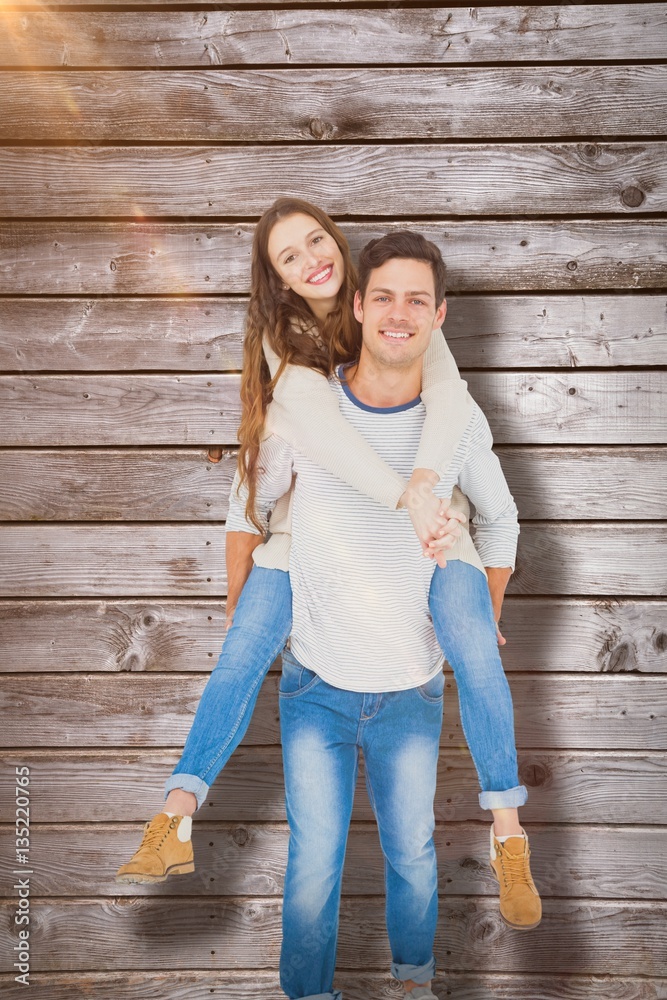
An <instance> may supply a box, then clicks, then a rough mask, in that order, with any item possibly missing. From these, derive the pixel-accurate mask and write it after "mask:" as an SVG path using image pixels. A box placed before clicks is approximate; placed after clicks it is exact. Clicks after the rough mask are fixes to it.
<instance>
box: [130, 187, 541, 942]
mask: <svg viewBox="0 0 667 1000" xmlns="http://www.w3.org/2000/svg"><path fill="white" fill-rule="evenodd" d="M355 285H356V275H355V271H354V267H353V264H352V261H351V259H350V254H349V248H348V245H347V242H346V240H345V237H344V236H343V234H342V233H341V231H340V230H339V229H338V227H337V226H336V225H335V224H334V223H333V222H332V220H331V219H329V217H328V216H327V215H326V214H325V213H324V212H322V211H321V210H320V209H318V208H316V207H315V206H313V205H310V204H308V203H307V202H303V201H300V200H298V199H291V198H290V199H280V200H279V201H277V202H276V203H275V204H274V205H273V206H272V207H271V208H270V209H269V210H268V211H267V212H266V213H265V215H264V216H263V217H262V219H261V220H260V222H259V224H258V226H257V230H256V233H255V239H254V244H253V257H252V290H251V299H250V305H249V310H248V321H247V329H246V339H245V346H244V368H243V376H242V387H241V398H242V404H243V416H242V421H241V426H240V430H239V438H240V442H241V449H240V455H239V474H237V479H236V481H235V487H238V485H239V483H241V484H243V485H244V486H245V488H246V490H247V498H248V499H247V507H246V511H247V517H248V520H249V521H250V522H252V523H253V524H254V525H255V526H256V527H257V529H258V531H261V530H262V528H261V525H260V524H259V522H258V521H257V518H256V516H255V513H254V509H255V499H256V484H255V472H256V468H257V460H258V454H259V445H260V441H261V439H262V437H263V436H264V435H265V434H267V433H270V432H272V433H277V434H278V435H280V436H281V437H284V438H286V439H287V440H289V441H290V442H291V443H293V444H294V445H295V447H296V448H297V449H298V450H299V451H300V452H301V453H303V454H305V455H306V456H307V457H308V458H310V459H311V460H312V461H314V462H315V463H316V464H318V465H320V466H321V467H323V468H325V469H327V471H329V472H331V473H332V474H333V475H335V476H337V477H338V478H340V479H342V480H344V481H345V482H347V483H348V484H349V485H351V486H353V487H355V488H356V489H358V490H359V491H361V492H362V493H364V494H366V495H367V496H369V497H372V498H373V499H375V500H376V501H377V502H379V503H381V504H384V505H386V506H388V507H390V508H392V509H394V508H397V507H401V506H403V507H407V508H408V511H409V514H410V517H411V519H412V522H413V525H414V527H415V530H416V532H417V535H418V537H419V539H420V541H421V543H422V548H423V551H424V554H425V555H426V556H430V557H431V558H436V559H437V561H438V566H437V567H436V569H435V572H434V575H433V583H432V586H431V594H430V610H431V615H432V618H433V622H434V627H435V630H436V634H437V636H438V641H439V642H440V644H441V645H442V646H443V650H444V651H445V655H446V656H447V658H448V660H449V662H450V664H451V666H452V668H453V670H454V672H455V677H456V681H457V686H458V691H459V700H460V707H461V718H462V723H463V728H464V732H465V734H466V739H467V741H468V745H469V747H470V751H471V754H472V757H473V761H474V764H475V767H476V770H477V774H478V778H479V782H480V786H481V789H482V791H481V793H480V805H481V806H482V807H483V808H488V809H491V810H492V811H493V816H494V826H493V827H492V847H493V846H494V840H495V843H496V844H498V848H496V850H498V849H500V850H501V853H502V852H503V851H505V850H506V847H505V842H506V841H508V838H509V841H510V843H509V844H508V845H507V849H509V848H510V847H514V848H516V849H517V850H520V855H521V858H523V859H524V861H525V865H524V868H525V871H526V872H527V876H526V878H527V879H529V878H530V873H529V870H528V867H527V865H528V862H527V857H528V846H527V840H526V838H525V835H524V832H523V830H522V828H521V826H520V825H519V821H518V814H517V807H518V806H520V805H522V804H523V803H524V802H525V800H526V795H527V793H526V789H525V788H524V787H523V786H522V785H520V784H519V779H518V771H517V764H516V751H515V747H514V725H513V711H512V701H511V695H510V691H509V686H508V684H507V680H506V678H505V675H504V671H503V668H502V664H501V662H500V657H499V655H498V649H497V644H498V642H504V640H503V639H502V636H500V633H499V632H498V633H496V624H495V623H494V618H495V621H496V622H497V619H498V618H499V614H500V604H501V603H502V595H501V596H500V597H499V598H498V599H497V600H496V602H495V603H496V609H495V611H496V613H495V615H494V608H493V605H492V599H491V595H490V593H489V587H488V586H487V584H486V580H485V579H484V578H483V577H481V578H480V574H479V573H466V572H465V571H466V570H469V569H470V566H475V567H477V569H480V570H481V571H482V573H484V572H485V570H484V567H483V566H482V563H481V560H480V558H479V555H478V554H477V552H476V550H475V548H474V546H473V544H472V541H471V539H470V536H469V534H468V532H467V531H466V530H465V529H464V528H460V527H459V525H458V521H459V520H461V521H462V520H465V514H467V501H466V500H465V498H464V497H463V495H462V494H460V492H458V491H457V490H455V491H454V494H455V495H454V496H453V498H452V505H451V508H450V509H449V510H447V509H443V505H442V503H441V501H440V500H438V498H437V497H436V496H435V494H434V493H433V490H432V486H434V485H435V484H436V483H437V482H438V480H439V479H440V477H441V475H442V474H443V473H444V471H445V470H446V469H447V467H448V466H449V464H450V463H451V461H452V458H453V456H454V453H455V451H456V447H457V444H458V442H459V440H460V438H461V436H462V434H463V432H464V430H465V428H466V427H467V425H468V422H469V419H470V415H471V406H472V402H471V400H470V398H469V396H468V394H467V386H466V383H465V382H463V381H462V380H461V379H460V377H459V374H458V370H457V368H456V364H455V362H454V360H453V358H452V356H451V353H450V351H449V348H448V347H447V345H446V342H445V340H444V337H442V335H441V334H440V332H439V331H436V332H435V333H434V335H433V337H432V339H431V344H430V347H429V349H428V351H427V353H426V355H425V359H424V368H423V378H422V399H423V401H424V403H425V407H426V413H427V416H426V420H425V423H424V430H423V434H422V439H421V444H420V448H419V451H418V455H417V459H416V463H415V471H414V473H413V476H412V478H411V480H410V482H409V483H406V482H405V481H404V480H403V479H402V478H401V477H400V476H399V475H398V474H397V473H396V472H394V470H392V469H391V468H390V467H389V466H388V465H387V464H385V463H384V461H382V460H381V459H380V458H379V457H378V456H377V455H376V453H375V452H374V451H373V450H372V449H371V448H370V446H369V445H368V443H367V442H366V441H365V439H364V438H363V437H362V436H361V435H360V434H359V433H358V432H357V431H356V430H355V429H354V428H353V427H352V426H351V425H350V424H349V423H348V422H347V421H346V420H345V419H344V418H343V417H342V415H341V413H340V411H339V408H338V403H337V401H336V398H335V396H334V393H333V392H332V391H331V389H330V387H329V384H328V381H327V378H328V376H329V375H330V374H331V372H332V371H333V370H334V369H335V367H336V366H337V365H339V364H341V363H346V362H350V361H353V360H354V359H355V358H356V357H357V356H358V351H359V346H360V333H359V328H358V324H357V322H356V320H355V319H354V314H353V299H354V292H355ZM289 503H290V496H289V495H287V496H286V497H284V498H283V499H282V501H280V502H279V504H278V506H277V507H276V509H275V510H274V512H273V514H272V517H271V536H270V538H269V540H268V542H264V540H263V535H262V534H252V533H250V532H248V530H247V527H248V526H247V525H246V524H245V522H244V524H243V526H240V529H239V530H231V531H229V530H228V534H227V564H228V580H229V599H228V626H229V629H228V632H227V636H226V639H225V642H224V645H223V648H222V652H221V655H220V659H219V660H218V663H217V665H216V667H215V669H214V670H213V672H212V674H211V677H210V679H209V681H208V684H207V686H206V688H205V690H204V692H203V694H202V698H201V701H200V704H199V706H198V709H197V713H196V715H195V719H194V722H193V725H192V728H191V730H190V734H189V736H188V739H187V742H186V745H185V748H184V751H183V755H182V757H181V759H180V761H179V762H178V764H177V765H176V767H175V769H174V772H173V774H172V776H171V777H170V778H169V779H168V781H167V783H166V786H165V789H166V792H167V793H168V794H167V796H166V803H165V811H164V812H162V813H159V814H158V815H157V816H156V817H154V818H153V820H151V821H150V822H149V823H147V824H146V830H145V834H144V839H143V841H142V844H141V846H140V848H139V850H138V851H137V853H136V854H135V855H134V857H133V858H132V860H131V861H130V862H129V863H128V864H126V865H123V866H122V867H121V868H120V869H119V871H118V875H117V879H118V880H119V881H123V882H157V881H163V880H164V879H165V878H166V877H167V876H168V875H173V874H178V873H183V872H189V871H193V870H194V861H193V852H192V844H191V840H190V831H191V816H192V814H193V813H194V812H195V811H196V809H197V808H198V807H199V806H201V805H202V803H203V802H204V800H205V798H206V795H207V793H208V790H209V787H210V785H211V784H212V782H213V781H214V779H215V777H216V776H217V775H218V773H219V772H220V770H221V769H222V768H223V767H224V766H225V764H226V763H227V761H228V760H229V758H230V756H231V755H232V753H233V751H234V750H235V748H236V747H237V746H238V744H239V742H240V741H241V739H242V737H243V735H244V734H245V732H246V730H247V727H248V723H249V721H250V717H251V715H252V712H253V710H254V707H255V703H256V699H257V695H258V692H259V688H260V686H261V683H262V681H263V679H264V677H265V676H266V673H267V671H268V669H269V667H270V665H271V663H272V662H273V661H274V660H275V658H276V656H277V655H278V654H279V653H280V652H281V650H282V649H283V647H284V645H285V643H286V641H287V639H288V637H289V634H290V629H291V602H292V594H291V588H290V581H289V573H288V572H287V570H288V568H289V561H288V560H289V543H290V535H289ZM228 527H229V526H228ZM448 549H449V559H450V560H453V561H452V562H451V563H450V565H449V566H446V568H445V562H444V553H445V552H446V551H447V550H448ZM508 574H509V571H508ZM480 579H482V582H483V592H482V591H481V590H480V587H479V580H480ZM471 581H473V582H472V583H471ZM502 593H504V584H503V586H502ZM471 608H475V609H477V610H476V614H478V615H479V620H478V621H475V622H473V621H471V610H470V609H471ZM463 619H464V620H465V621H466V622H467V624H468V626H469V627H474V626H475V625H479V630H480V631H483V632H484V634H485V635H486V636H487V639H488V636H489V635H490V636H491V638H492V643H491V645H492V646H493V649H491V648H490V645H489V642H488V641H487V643H486V647H485V648H484V650H483V652H482V653H481V654H480V649H481V646H480V645H479V644H477V650H476V653H475V655H474V656H469V655H468V652H467V650H466V648H465V646H466V643H465V641H460V640H461V637H460V636H459V637H458V639H457V638H455V636H457V635H458V634H459V633H460V632H461V628H460V623H461V621H462V620H463ZM496 635H497V641H496ZM482 645H484V644H482ZM473 668H474V669H473ZM517 856H518V855H516V854H512V857H513V858H514V861H513V862H510V866H511V868H512V872H513V873H514V875H513V878H516V877H517V873H518V868H517V864H519V862H517V860H516V857H517ZM526 878H524V881H525V882H526V884H525V887H524V888H525V890H526V893H528V894H529V895H532V894H533V893H534V886H532V882H530V883H529V882H527V881H526ZM531 886H532V888H531ZM519 888H520V890H521V887H519ZM526 893H524V895H525V894H526ZM524 902H525V900H524ZM538 902H539V900H538ZM535 915H536V911H535V906H533V908H532V915H530V917H529V919H528V920H526V919H523V920H522V919H515V920H514V921H512V922H513V925H514V926H529V925H530V926H533V925H534V923H535ZM538 919H539V917H538Z"/></svg>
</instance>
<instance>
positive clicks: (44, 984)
mask: <svg viewBox="0 0 667 1000" xmlns="http://www.w3.org/2000/svg"><path fill="white" fill-rule="evenodd" d="M336 981H337V983H339V985H340V986H342V988H343V990H344V992H345V996H346V997H347V998H348V1000H368V997H373V998H374V1000H400V998H401V997H402V996H403V993H404V990H403V988H402V986H401V985H400V984H399V983H398V982H397V981H396V980H395V979H389V978H388V977H387V976H386V975H382V974H378V973H364V972H361V971H359V972H354V973H350V972H347V973H346V972H344V971H342V972H340V973H337V975H336ZM30 982H31V984H33V986H34V987H35V989H36V990H37V991H38V992H39V997H40V1000H89V998H90V997H91V996H95V997H97V998H99V1000H130V998H131V1000H201V997H202V996H204V995H205V994H208V993H211V991H214V992H215V995H216V997H218V998H219V1000H284V998H285V994H284V993H283V991H282V990H281V989H280V986H279V984H278V978H277V973H273V972H264V971H262V970H261V969H257V970H253V971H252V972H232V971H229V970H228V971H225V972H224V973H220V972H218V971H216V972H199V971H191V972H178V971H169V972H82V973H68V972H50V973H48V972H43V973H36V974H31V976H30ZM0 988H1V989H2V995H3V997H5V1000H19V997H24V995H25V994H24V992H23V991H24V989H25V987H23V986H21V985H17V984H16V983H15V982H14V979H13V977H10V976H9V975H0ZM434 989H436V990H439V991H440V992H441V993H442V995H443V996H446V995H448V994H447V992H445V991H449V993H451V995H452V996H455V997H456V998H457V1000H535V998H536V997H539V998H540V1000H612V998H613V1000H667V980H666V979H654V978H651V979H648V978H644V977H640V978H635V979H629V978H627V977H624V978H620V977H617V976H607V975H604V976H570V975H564V976H558V975H554V974H549V975H546V976H540V975H535V974H532V975H531V974H526V973H516V972H515V973H512V974H511V975H507V974H504V973H495V974H490V975H489V974H481V973H473V974H466V973H459V972H451V971H449V972H448V974H447V978H446V982H445V981H444V980H442V979H441V978H440V974H439V973H438V974H437V975H436V979H435V980H434Z"/></svg>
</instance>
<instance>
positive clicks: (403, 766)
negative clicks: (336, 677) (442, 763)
mask: <svg viewBox="0 0 667 1000" xmlns="http://www.w3.org/2000/svg"><path fill="white" fill-rule="evenodd" d="M444 686H445V677H444V674H443V672H442V671H439V672H438V673H437V674H436V675H435V677H433V678H432V679H431V680H430V681H427V682H426V684H423V685H422V686H421V687H418V688H410V689H409V690H407V691H390V692H387V693H385V694H363V693H360V692H358V691H344V690H342V689H341V688H336V687H333V686H332V685H330V684H327V683H326V681H323V680H322V679H321V678H320V677H318V675H317V674H316V673H315V672H314V671H312V670H308V669H307V668H306V667H304V666H302V665H301V664H300V663H298V662H297V660H296V659H295V658H294V657H293V656H292V654H291V653H290V652H288V651H287V650H285V652H284V653H283V673H282V677H281V680H280V732H281V738H282V746H283V766H284V769H285V802H286V805H287V819H288V821H289V827H290V841H289V854H288V860H287V871H286V873H285V890H284V894H283V895H284V899H283V942H282V950H281V954H280V985H281V986H282V988H283V990H284V992H285V993H286V995H287V996H288V997H289V998H290V1000H341V994H340V993H339V992H337V991H335V990H334V988H333V980H334V972H335V965H336V946H337V941H338V916H339V908H340V892H341V881H342V875H343V862H344V860H345V846H346V843H347V835H348V829H349V826H350V817H351V815H352V802H353V799H354V790H355V787H356V784H357V768H358V763H359V751H360V750H361V751H363V755H364V768H365V773H366V787H367V789H368V797H369V799H370V802H371V805H372V807H373V812H374V814H375V818H376V820H377V825H378V831H379V834H380V844H381V846H382V853H383V854H384V861H385V888H386V919H387V931H388V934H389V943H390V946H391V955H392V964H391V974H392V976H394V977H395V978H396V979H402V980H407V979H412V980H414V981H415V982H416V983H426V982H428V981H429V980H430V979H432V978H433V975H434V972H435V961H434V958H433V941H434V938H435V929H436V922H437V916H438V869H437V862H436V855H435V845H434V843H433V830H434V828H435V817H434V814H433V799H434V796H435V789H436V778H437V771H438V755H439V748H440V731H441V728H442V700H443V699H442V696H443V691H444Z"/></svg>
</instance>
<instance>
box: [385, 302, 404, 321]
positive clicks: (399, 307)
mask: <svg viewBox="0 0 667 1000" xmlns="http://www.w3.org/2000/svg"><path fill="white" fill-rule="evenodd" d="M388 318H389V319H390V320H391V321H392V322H396V323H407V321H408V307H407V305H406V304H405V303H403V302H392V303H391V306H390V308H389V317H388Z"/></svg>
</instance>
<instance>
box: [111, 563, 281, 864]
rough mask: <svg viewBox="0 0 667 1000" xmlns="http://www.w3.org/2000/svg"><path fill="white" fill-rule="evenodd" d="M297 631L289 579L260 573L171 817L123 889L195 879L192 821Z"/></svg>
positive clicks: (175, 790) (196, 734)
mask: <svg viewBox="0 0 667 1000" xmlns="http://www.w3.org/2000/svg"><path fill="white" fill-rule="evenodd" d="M291 627H292V590H291V587H290V580H289V573H286V572H283V571H282V570H278V569H264V568H261V567H258V566H255V567H254V568H253V570H252V572H251V574H250V576H249V577H248V580H247V582H246V585H245V587H244V588H243V591H242V593H241V597H240V599H239V602H238V604H237V606H236V611H235V613H234V623H233V625H232V627H231V628H230V630H229V632H228V633H227V637H226V639H225V642H224V645H223V647H222V652H221V654H220V658H219V660H218V663H217V665H216V667H215V669H214V670H213V671H212V673H211V676H210V678H209V680H208V683H207V685H206V687H205V688H204V691H203V694H202V697H201V700H200V702H199V705H198V707H197V712H196V714H195V717H194V720H193V723H192V727H191V729H190V733H189V735H188V738H187V741H186V744H185V748H184V750H183V754H182V756H181V759H180V760H179V762H178V764H177V765H176V767H175V768H174V771H173V773H172V775H171V777H170V778H169V779H168V780H167V783H166V786H165V789H166V793H168V794H166V798H167V803H166V805H165V810H164V812H161V813H158V814H157V816H154V817H153V819H152V820H150V822H149V823H147V824H146V827H145V830H144V836H143V839H142V842H141V845H140V846H139V849H138V851H136V853H135V854H134V856H133V857H132V858H131V859H130V861H129V862H128V863H127V864H124V865H121V867H120V868H119V869H118V872H117V874H116V880H117V881H119V882H163V881H164V880H165V879H166V878H167V877H168V876H169V875H178V874H185V873H187V872H191V871H194V855H193V849H192V841H191V839H190V832H191V829H192V820H191V818H190V817H191V815H192V813H193V812H194V811H195V808H196V807H198V806H201V805H202V803H203V802H204V800H205V798H206V795H207V793H208V790H209V787H210V785H211V784H212V783H213V781H214V780H215V778H216V776H217V775H218V773H219V772H220V771H221V770H222V768H223V767H224V766H225V764H226V763H227V761H228V760H229V758H230V757H231V755H232V753H233V752H234V750H235V749H236V747H237V746H238V744H239V743H240V742H241V740H242V738H243V736H244V734H245V732H246V730H247V728H248V724H249V722H250V717H251V716H252V713H253V710H254V708H255V704H256V702H257V695H258V693H259V689H260V687H261V684H262V681H263V680H264V678H265V676H266V673H267V671H268V669H269V667H270V666H271V664H272V663H273V661H274V660H275V658H276V656H277V655H278V653H279V652H280V651H281V650H282V648H283V646H284V645H285V643H286V641H287V638H288V636H289V634H290V630H291Z"/></svg>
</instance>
